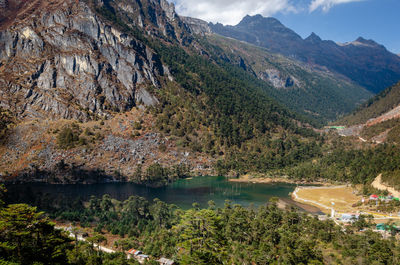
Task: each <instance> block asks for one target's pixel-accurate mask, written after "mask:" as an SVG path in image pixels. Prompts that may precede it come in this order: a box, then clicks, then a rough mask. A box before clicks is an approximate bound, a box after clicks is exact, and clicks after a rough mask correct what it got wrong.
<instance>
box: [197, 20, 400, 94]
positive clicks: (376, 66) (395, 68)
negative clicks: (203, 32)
mask: <svg viewBox="0 0 400 265" xmlns="http://www.w3.org/2000/svg"><path fill="white" fill-rule="evenodd" d="M203 24H204V23H203ZM208 26H209V29H210V30H211V31H212V32H214V33H217V34H220V35H222V36H226V37H230V38H234V39H237V40H241V41H246V42H248V43H251V44H254V45H257V46H260V47H264V48H267V49H269V50H270V51H272V52H277V53H281V54H283V55H285V56H288V57H291V58H294V59H296V60H299V61H302V62H305V63H308V64H310V65H319V66H322V67H326V68H327V69H328V70H330V71H332V72H336V73H339V74H341V75H344V76H347V77H348V78H350V79H351V80H353V81H355V82H357V83H358V84H359V85H361V86H363V87H365V88H367V89H368V90H370V91H371V92H373V93H378V92H380V91H382V90H383V89H385V88H386V87H388V86H391V85H393V84H395V83H396V82H397V81H398V80H400V58H399V57H398V56H396V55H395V54H393V53H391V52H389V51H388V50H387V49H386V48H385V47H384V46H382V45H379V44H377V43H376V42H374V41H373V40H366V39H364V38H362V37H360V38H358V39H357V40H355V41H353V42H349V43H346V44H337V43H335V42H333V41H330V40H322V39H321V38H320V37H319V36H317V35H316V34H315V33H312V34H311V35H310V36H309V37H307V38H306V39H302V38H301V36H299V35H298V34H297V33H295V32H294V31H293V30H291V29H289V28H287V27H285V26H284V25H283V24H282V23H280V22H279V21H278V20H277V19H275V18H265V17H262V16H261V15H255V16H246V17H244V18H243V20H242V21H241V22H240V23H239V24H238V25H236V26H229V25H228V26H224V25H222V24H219V23H217V24H213V23H210V24H209V25H208Z"/></svg>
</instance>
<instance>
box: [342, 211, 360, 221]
mask: <svg viewBox="0 0 400 265" xmlns="http://www.w3.org/2000/svg"><path fill="white" fill-rule="evenodd" d="M359 216H360V215H359V214H355V213H344V214H342V217H340V221H342V222H344V223H352V222H354V221H355V220H357V219H358V217H359Z"/></svg>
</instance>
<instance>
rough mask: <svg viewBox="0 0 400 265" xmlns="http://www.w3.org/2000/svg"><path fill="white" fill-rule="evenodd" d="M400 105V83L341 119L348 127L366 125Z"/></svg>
mask: <svg viewBox="0 0 400 265" xmlns="http://www.w3.org/2000/svg"><path fill="white" fill-rule="evenodd" d="M399 105H400V83H397V84H396V85H394V86H391V87H388V88H387V89H385V90H384V91H382V92H381V93H379V94H378V95H377V96H375V97H374V98H372V99H370V100H369V101H367V102H365V103H364V104H362V105H361V106H360V107H359V108H358V109H357V110H356V111H354V112H353V113H352V114H350V115H348V116H346V117H344V118H342V119H340V121H339V122H342V123H344V124H347V125H354V124H361V123H366V122H367V121H368V120H370V119H374V118H377V117H379V116H381V115H383V114H385V113H387V112H389V111H391V110H392V109H394V108H396V107H397V106H399Z"/></svg>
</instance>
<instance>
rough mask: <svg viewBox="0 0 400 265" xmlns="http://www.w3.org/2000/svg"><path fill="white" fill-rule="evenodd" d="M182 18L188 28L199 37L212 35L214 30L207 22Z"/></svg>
mask: <svg viewBox="0 0 400 265" xmlns="http://www.w3.org/2000/svg"><path fill="white" fill-rule="evenodd" d="M181 18H182V20H183V21H184V22H185V23H186V25H188V27H189V28H190V30H191V31H192V32H193V33H194V34H198V35H210V34H212V30H211V28H210V26H209V25H208V23H207V22H206V21H204V20H201V19H198V18H191V17H181Z"/></svg>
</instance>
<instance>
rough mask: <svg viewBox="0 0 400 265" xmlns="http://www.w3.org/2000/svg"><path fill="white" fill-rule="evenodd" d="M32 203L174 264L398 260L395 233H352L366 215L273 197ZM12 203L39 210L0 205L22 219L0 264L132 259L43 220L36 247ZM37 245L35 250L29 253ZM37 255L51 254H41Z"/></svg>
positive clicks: (7, 235) (97, 237)
mask: <svg viewBox="0 0 400 265" xmlns="http://www.w3.org/2000/svg"><path fill="white" fill-rule="evenodd" d="M16 195H17V194H13V195H12V196H11V197H15V196H16ZM21 195H24V194H21ZM19 199H20V200H21V197H20V198H19ZM36 202H37V203H38V206H39V208H41V209H45V210H46V211H47V212H48V213H49V215H50V216H51V217H52V218H57V220H58V221H69V222H73V223H75V224H80V225H81V226H80V228H75V229H73V230H72V231H73V233H74V234H75V235H77V236H78V235H82V234H84V233H88V232H89V233H88V237H87V241H88V242H92V243H105V241H106V238H107V237H108V238H111V237H110V236H109V235H110V234H111V235H118V237H119V239H118V240H116V241H114V242H115V243H114V246H116V247H118V249H119V251H121V252H122V251H127V250H128V249H131V248H134V249H140V250H141V251H143V252H144V253H146V254H147V255H150V259H151V260H152V261H151V262H155V260H156V259H158V258H159V257H168V258H170V259H173V260H174V261H176V262H178V263H179V264H226V263H229V264H231V263H232V264H274V263H278V264H283V263H284V264H354V263H355V262H360V263H362V264H372V263H374V264H395V263H398V262H399V254H400V253H399V245H398V243H397V241H396V240H394V238H393V240H392V239H382V238H381V235H380V234H378V233H374V232H372V231H370V230H367V231H366V232H364V233H362V234H360V233H358V232H357V231H359V230H360V229H364V228H367V229H368V228H369V227H371V226H372V225H371V223H370V221H369V220H368V219H367V218H365V217H362V218H360V219H359V220H358V221H357V222H355V223H354V224H352V225H351V226H347V227H346V229H345V230H343V229H341V228H340V227H339V226H336V225H335V224H334V222H332V221H331V220H328V221H319V220H318V219H317V218H315V217H311V216H309V215H307V214H304V213H299V212H296V211H295V210H294V209H287V210H281V209H279V208H278V207H277V205H276V202H275V201H274V200H272V201H271V202H270V203H268V204H266V205H265V206H262V207H260V208H257V209H256V208H252V207H249V208H244V207H242V206H240V205H232V204H231V203H230V202H229V201H227V202H226V204H225V206H224V207H223V208H216V207H215V205H214V203H213V202H212V201H210V202H209V208H207V209H199V208H198V206H197V205H196V204H194V205H193V208H192V209H189V210H186V211H183V210H181V209H177V208H176V207H175V206H173V205H168V204H165V203H163V202H161V201H159V200H155V201H154V202H148V201H146V200H145V199H143V198H140V197H134V196H132V197H130V198H129V199H128V200H126V201H124V202H119V201H115V200H112V199H111V198H110V197H109V196H108V195H105V196H103V197H102V198H96V197H92V198H91V199H90V201H89V202H88V203H83V202H82V201H80V200H79V199H77V200H75V201H74V202H70V201H68V200H63V199H62V197H58V198H47V199H44V198H40V197H37V200H36ZM85 205H86V206H85ZM16 209H28V210H29V211H30V212H32V213H33V214H35V215H37V216H40V214H37V213H35V209H34V208H31V207H28V206H26V205H11V204H10V205H5V206H1V209H0V211H1V214H2V215H3V216H7V215H8V214H10V213H12V214H13V216H15V217H18V218H19V220H21V221H22V222H21V224H20V225H19V226H18V227H16V229H15V230H13V231H12V232H11V231H10V230H3V232H1V233H0V237H1V239H2V242H3V243H6V244H5V245H4V244H3V245H1V246H0V253H1V254H2V258H1V261H3V262H15V263H18V262H24V264H34V262H44V263H45V264H46V262H50V263H53V264H54V263H57V262H60V261H61V262H62V263H63V264H136V263H135V262H136V261H134V260H129V261H128V260H126V256H125V255H124V254H122V253H121V254H111V255H110V254H105V253H98V252H97V251H96V248H94V247H93V245H89V244H84V243H78V242H76V243H75V244H74V245H73V244H71V243H69V245H68V240H67V239H66V238H65V237H63V236H61V235H60V232H59V231H54V228H53V227H52V225H51V224H46V225H47V231H48V232H47V233H46V234H42V232H40V231H38V235H40V236H41V240H42V241H43V242H48V241H49V240H50V239H51V240H53V242H55V241H56V242H57V243H56V244H55V243H53V245H52V247H51V248H39V246H38V245H37V244H36V241H30V238H29V235H32V234H31V233H26V232H27V231H28V229H30V227H31V226H30V225H31V223H34V222H35V220H36V219H33V220H31V219H28V220H25V218H27V217H26V216H25V215H24V213H22V212H18V211H15V210H16ZM4 220H8V219H4ZM44 222H46V219H43V223H44ZM7 225H9V223H6V222H2V223H0V226H2V227H5V226H7ZM35 229H36V226H35ZM35 231H36V230H35ZM85 231H88V232H85ZM34 235H35V234H34ZM114 238H115V236H114ZM15 239H18V240H19V242H22V245H21V246H23V248H24V250H25V252H24V253H25V255H20V252H19V251H18V248H14V247H17V246H16V245H15V241H14V240H15ZM7 247H9V248H7ZM54 248H56V249H58V250H60V251H61V253H59V252H56V253H58V256H55V255H54V252H53V251H54ZM35 251H37V255H33V253H34V252H35ZM360 253H363V254H362V255H361V254H360ZM5 254H6V255H5ZM42 254H43V255H46V254H53V256H52V258H51V259H50V260H45V259H43V258H42V256H41V255H42ZM28 258H29V259H28ZM35 264H37V263H35ZM150 264H152V263H150Z"/></svg>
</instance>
